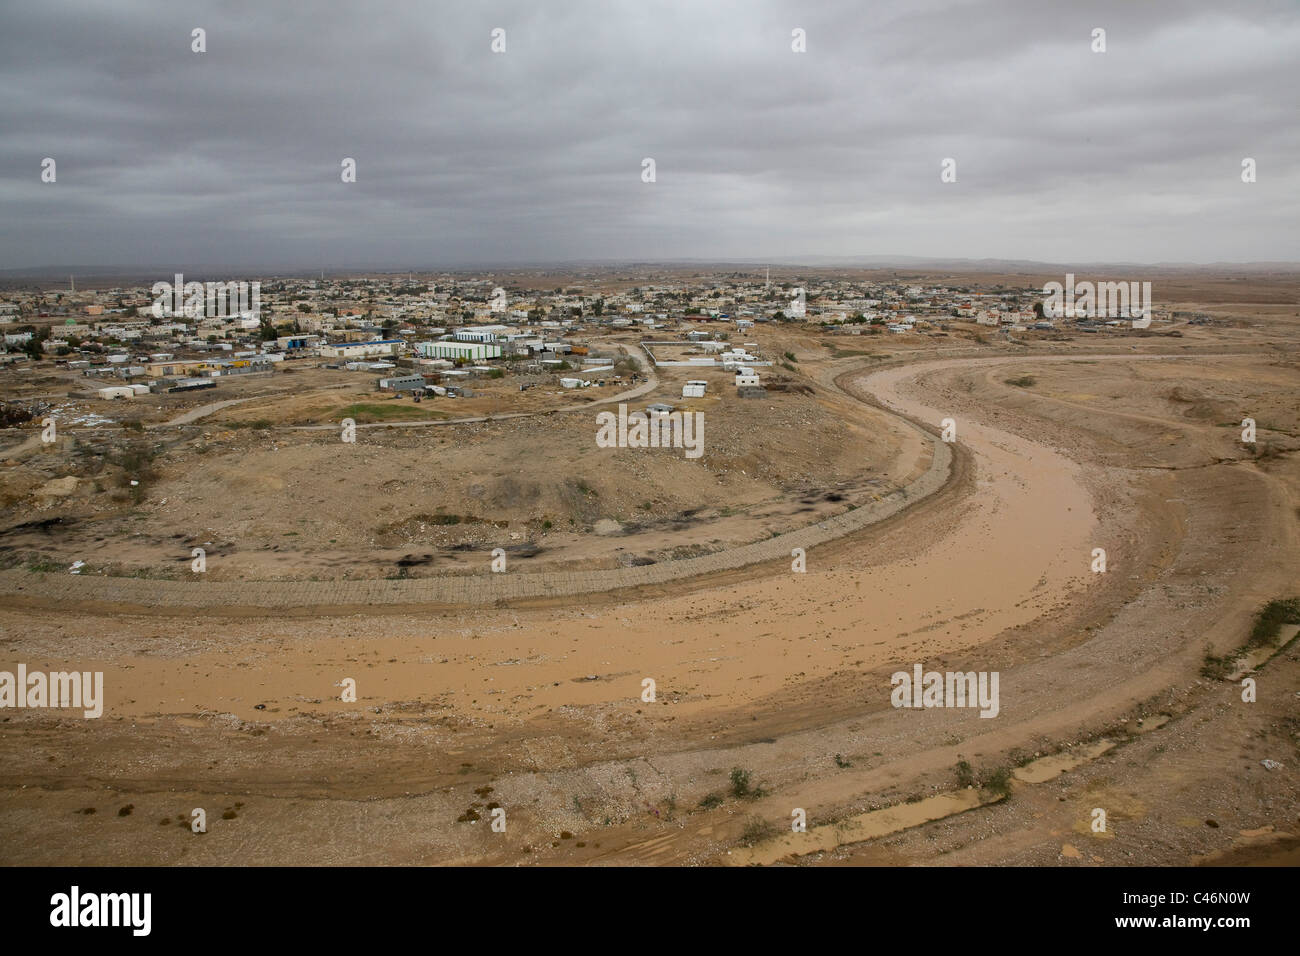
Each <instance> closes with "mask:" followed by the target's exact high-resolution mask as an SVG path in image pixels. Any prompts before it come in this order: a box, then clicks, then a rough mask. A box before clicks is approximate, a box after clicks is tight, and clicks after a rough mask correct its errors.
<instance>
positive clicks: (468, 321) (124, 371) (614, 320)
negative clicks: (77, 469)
mask: <svg viewBox="0 0 1300 956" xmlns="http://www.w3.org/2000/svg"><path fill="white" fill-rule="evenodd" d="M647 275H648V276H649V278H647V277H646V276H642V277H640V281H641V284H639V285H633V286H630V287H629V286H628V282H627V281H623V282H619V281H617V280H618V279H619V278H624V277H618V276H617V275H611V274H610V272H609V271H604V272H601V273H593V274H592V275H591V276H589V277H588V276H583V277H580V281H581V282H582V283H584V284H585V283H586V282H587V280H588V279H591V280H592V282H591V284H592V286H593V288H592V289H586V288H584V286H583V285H572V286H569V287H565V286H562V285H560V286H555V287H552V288H546V289H531V288H529V289H521V288H519V287H518V286H519V283H518V282H515V283H513V284H512V285H511V288H503V287H501V286H499V285H497V284H496V280H494V279H493V278H491V277H471V276H465V275H461V274H440V275H436V276H433V277H421V278H418V279H417V278H415V277H412V276H391V275H390V276H379V277H362V278H358V277H337V278H326V277H325V276H323V275H322V276H321V277H319V278H276V279H269V280H260V281H258V282H256V283H254V285H255V286H256V287H257V288H256V292H257V294H256V295H255V296H254V299H253V301H255V302H256V303H257V311H256V312H253V313H250V312H248V311H247V310H245V311H239V312H235V313H228V312H225V313H222V314H207V311H206V310H201V311H199V312H197V313H193V314H186V313H185V312H177V311H175V310H174V309H173V308H171V307H170V306H169V307H167V308H162V309H160V308H159V307H158V305H159V303H158V302H157V301H156V300H155V297H153V296H151V287H149V286H132V287H113V288H103V289H100V288H96V289H85V288H83V289H81V290H77V288H76V284H75V281H70V283H69V288H67V289H53V290H49V289H47V290H43V291H40V290H36V289H27V290H22V289H20V290H16V291H10V292H4V293H0V335H3V341H2V342H0V363H11V362H21V361H26V360H28V359H30V358H48V359H54V360H55V361H58V362H66V364H67V365H68V366H69V367H70V368H73V369H79V370H81V371H83V372H85V373H86V374H88V375H91V376H94V377H107V378H110V379H123V380H128V381H130V380H133V379H137V378H139V379H150V380H165V381H166V383H167V384H166V387H168V388H199V387H208V386H206V385H204V384H203V383H204V380H210V379H214V378H220V377H223V376H230V375H257V374H271V373H272V372H274V371H275V369H276V367H277V364H278V363H280V362H283V361H284V360H286V359H297V358H315V359H318V360H320V361H321V362H322V363H324V364H337V365H338V366H340V367H345V368H366V369H375V370H379V371H384V370H386V363H394V362H401V363H402V364H403V365H414V366H416V368H414V369H412V370H411V371H412V372H418V371H420V368H419V367H421V366H423V367H425V368H428V369H433V370H449V369H466V368H468V369H470V370H473V369H481V368H483V367H485V366H490V365H491V364H492V363H497V362H500V361H502V360H505V361H512V360H518V359H527V360H529V361H530V362H535V363H537V365H538V367H539V368H540V369H541V370H543V371H564V370H565V369H566V368H572V367H573V366H574V365H577V366H579V367H581V366H583V365H586V366H597V367H599V366H600V363H601V362H602V361H606V360H605V359H602V358H601V357H600V356H599V355H594V354H590V355H589V354H586V353H587V350H586V349H585V348H584V347H583V346H582V345H581V344H580V342H581V340H582V339H583V338H585V339H587V340H590V338H591V337H592V336H593V335H598V334H600V333H602V332H603V333H617V332H620V331H627V332H633V333H639V334H640V337H641V339H642V340H643V341H646V342H652V341H653V340H655V339H656V338H657V337H663V336H665V333H667V334H674V333H676V334H678V335H680V336H683V337H684V338H685V339H686V340H687V341H692V342H695V343H696V344H697V345H698V346H699V347H700V348H699V350H698V351H699V353H701V354H696V355H693V356H690V357H689V359H688V360H687V361H682V362H669V363H668V364H699V365H702V366H720V367H721V368H723V369H724V370H727V371H736V372H737V374H738V381H737V387H738V388H741V389H752V388H755V387H759V386H758V385H757V381H756V380H757V372H756V371H755V369H756V367H758V366H761V365H762V364H764V363H763V362H761V361H760V360H758V358H757V356H755V355H753V354H751V353H750V352H748V351H747V349H749V348H751V347H753V346H752V343H746V344H745V345H744V346H733V345H731V344H729V343H728V341H726V340H727V339H729V338H730V337H731V334H732V332H733V331H734V332H735V333H739V334H741V335H743V333H745V332H747V331H748V330H750V329H752V328H753V327H754V326H755V324H756V323H764V322H774V321H797V322H801V323H805V324H809V325H813V326H820V327H821V328H822V329H823V331H825V332H827V333H828V334H862V333H867V332H870V333H893V334H905V333H913V334H923V335H946V334H947V330H948V328H949V324H950V323H953V322H962V321H965V322H970V323H975V324H976V325H981V326H989V327H994V328H997V329H1000V330H1003V331H1005V332H1014V331H1026V330H1034V329H1038V330H1051V329H1054V328H1057V327H1058V323H1059V324H1064V323H1066V322H1073V323H1074V324H1075V325H1076V326H1077V327H1078V328H1080V329H1082V330H1084V331H1093V330H1096V329H1097V328H1104V327H1105V325H1107V324H1110V325H1119V324H1121V323H1120V322H1118V321H1112V322H1109V323H1106V322H1103V321H1092V320H1089V319H1087V318H1086V317H1075V316H1069V317H1062V318H1053V317H1052V316H1050V315H1048V316H1045V315H1044V313H1043V310H1042V306H1041V303H1042V299H1043V294H1042V291H1041V290H1038V289H1019V290H1006V291H996V292H973V291H971V290H970V289H964V288H948V287H940V286H921V285H914V284H908V283H905V282H893V281H874V282H873V281H862V280H852V279H848V278H818V279H816V280H810V281H808V282H807V284H806V285H803V286H796V285H794V284H793V283H791V282H780V283H773V282H771V281H770V279H769V278H768V277H767V276H766V275H764V276H762V277H759V276H757V275H754V274H752V273H733V274H709V275H698V276H690V277H684V276H682V275H679V274H673V273H668V272H665V273H663V274H658V273H648V274H647ZM537 276H538V278H539V280H540V279H544V278H545V274H544V273H538V274H537ZM625 278H626V279H629V280H630V279H632V278H633V277H625ZM177 279H178V281H179V279H180V277H177ZM569 280H570V281H572V279H571V277H570V279H569ZM230 284H232V285H233V284H234V283H230ZM243 284H247V283H243ZM537 284H538V285H543V284H544V283H543V282H542V281H539V282H538V283H537ZM157 285H158V284H155V287H156V286H157ZM218 285H219V283H218ZM610 289H613V290H615V291H609V290H610ZM720 330H725V331H721V332H720ZM575 336H578V337H579V338H578V339H575ZM647 351H649V349H647ZM651 359H652V360H657V359H656V356H655V355H653V354H652V355H651ZM742 372H743V375H742V374H741V373H742ZM393 377H394V378H396V377H397V376H393ZM570 378H578V377H577V376H570ZM740 378H743V379H744V381H743V382H742V381H740V380H739V379H740ZM105 387H106V388H119V389H120V388H122V387H123V386H121V385H117V384H112V383H110V384H108V385H106V386H105ZM568 387H582V380H581V379H580V378H579V380H578V382H577V384H574V385H570V386H568Z"/></svg>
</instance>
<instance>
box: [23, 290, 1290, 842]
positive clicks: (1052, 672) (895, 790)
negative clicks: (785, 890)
mask: <svg viewBox="0 0 1300 956" xmlns="http://www.w3.org/2000/svg"><path fill="white" fill-rule="evenodd" d="M1077 271H1078V274H1077V275H1075V274H1067V273H1065V272H1062V273H1059V274H1056V273H1046V272H1045V273H1043V274H1026V273H1007V274H999V273H993V272H971V273H963V274H941V273H934V272H924V271H916V272H900V271H898V270H888V271H886V270H832V269H808V268H805V269H796V268H793V267H785V266H782V267H775V266H774V267H740V266H735V267H730V266H718V267H712V268H702V267H701V268H698V269H697V268H686V267H668V266H662V267H640V268H633V267H625V268H613V267H611V268H595V267H593V268H592V269H590V270H569V271H560V270H542V269H536V270H524V269H520V270H515V271H511V272H501V273H495V274H491V273H489V274H475V273H467V272H460V273H457V272H448V273H437V274H432V273H431V274H405V273H403V274H389V275H362V274H356V275H344V274H337V275H335V274H330V275H326V274H318V275H316V276H314V277H313V276H302V275H298V276H260V277H259V276H245V277H238V278H233V279H232V278H231V277H228V276H222V277H216V276H213V277H209V276H198V275H196V276H179V275H177V276H163V277H157V276H154V277H138V278H137V277H130V278H126V277H112V278H111V279H104V278H98V279H97V278H96V277H93V276H81V277H77V276H73V277H70V278H69V281H68V282H67V288H58V289H52V288H50V287H49V285H48V283H47V284H46V285H44V286H40V285H38V284H36V283H33V282H31V281H27V282H10V283H7V284H6V286H5V287H0V323H3V325H0V328H2V329H3V335H4V349H5V351H4V353H3V354H0V507H2V508H3V510H2V511H0V522H3V524H2V525H0V621H2V622H3V633H4V639H3V651H2V652H0V670H4V671H5V672H6V673H8V672H16V668H17V667H18V666H19V665H20V664H21V665H22V666H23V667H26V668H28V670H29V671H31V672H34V671H36V670H38V669H39V670H41V671H44V672H49V673H50V674H56V673H68V672H84V673H86V674H92V673H93V674H102V694H97V695H96V701H95V704H94V706H96V707H102V714H101V715H100V716H97V717H95V718H94V719H86V718H84V717H83V716H82V715H81V713H80V711H76V712H73V711H69V710H66V709H58V707H57V705H56V703H54V702H49V707H48V708H46V709H41V707H39V706H38V707H35V708H33V707H31V706H30V704H29V705H28V706H23V704H22V703H21V702H20V701H21V699H22V694H21V693H17V695H16V697H15V700H14V702H13V703H11V704H9V706H11V707H13V708H14V709H12V710H6V711H5V713H4V715H3V717H0V752H3V754H4V766H5V768H6V770H5V773H4V778H5V782H6V784H7V785H6V786H5V787H4V788H3V789H2V790H0V819H3V820H4V821H5V823H4V824H3V829H4V833H5V836H6V854H7V857H8V859H9V861H10V862H24V863H51V864H67V863H73V862H78V863H85V862H90V863H104V864H108V863H114V864H166V863H176V862H184V863H231V862H239V863H258V862H272V861H273V862H280V863H284V862H289V863H314V864H330V863H338V862H411V863H450V862H456V863H496V864H509V865H521V864H547V863H629V862H630V863H637V862H640V863H663V864H673V863H678V864H681V863H704V864H733V865H734V864H763V863H766V864H778V863H780V864H796V865H855V864H856V865H861V864H898V863H918V862H919V863H930V864H1050V865H1080V866H1100V865H1123V864H1134V863H1142V864H1171V863H1192V862H1213V861H1223V860H1229V861H1232V860H1238V861H1240V860H1247V859H1252V858H1263V859H1276V858H1284V859H1285V858H1293V857H1294V854H1295V853H1296V852H1297V846H1300V840H1297V837H1296V833H1297V832H1300V805H1298V804H1297V788H1295V787H1294V785H1293V783H1292V781H1293V780H1294V773H1295V768H1296V767H1297V766H1300V724H1297V722H1296V718H1295V717H1294V706H1293V703H1294V694H1295V691H1296V688H1297V687H1300V653H1298V652H1297V642H1296V641H1295V640H1294V638H1295V634H1296V631H1297V629H1298V626H1300V610H1298V608H1297V603H1296V594H1295V591H1296V588H1295V582H1296V580H1297V579H1298V576H1297V573H1296V572H1297V570H1298V569H1300V470H1297V458H1296V455H1295V452H1296V450H1297V449H1300V409H1298V408H1297V404H1296V402H1295V396H1296V395H1297V394H1300V361H1298V355H1297V348H1298V347H1300V339H1298V338H1297V333H1296V330H1297V327H1298V325H1297V323H1298V322H1300V312H1298V311H1297V308H1296V306H1295V302H1296V300H1297V296H1296V293H1297V289H1298V288H1300V284H1298V283H1297V279H1296V277H1295V276H1294V275H1293V274H1290V273H1286V272H1269V271H1265V270H1255V271H1250V270H1245V271H1241V272H1235V273H1234V272H1231V271H1224V272H1213V271H1208V270H1201V271H1194V270H1167V271H1163V272H1162V271H1160V270H1146V271H1145V272H1144V273H1143V274H1142V275H1131V276H1130V275H1087V274H1085V270H1077ZM1133 280H1137V281H1133ZM1053 282H1055V283H1058V284H1060V285H1062V286H1065V287H1066V288H1067V289H1068V298H1067V299H1066V302H1065V308H1064V309H1055V310H1054V309H1053V308H1052V307H1051V301H1050V294H1045V288H1049V287H1050V284H1051V283H1053ZM1141 282H1145V283H1147V288H1149V289H1153V290H1154V292H1153V293H1151V292H1147V293H1146V294H1145V296H1143V295H1141V294H1139V290H1140V285H1139V283H1141ZM1085 283H1087V284H1088V285H1087V289H1086V290H1085V291H1084V292H1083V293H1081V296H1082V299H1081V300H1080V301H1081V302H1082V303H1083V304H1082V305H1079V307H1077V308H1076V305H1077V304H1078V303H1076V300H1075V298H1074V292H1075V289H1076V288H1083V286H1084V284H1085ZM1093 284H1095V286H1096V290H1095V291H1096V300H1094V299H1093ZM1130 288H1132V291H1133V294H1132V296H1131V297H1130V295H1129V290H1130ZM1121 293H1122V296H1121ZM1107 298H1108V300H1109V301H1108V303H1107V302H1106V301H1105V300H1107ZM1144 298H1145V303H1146V305H1145V308H1143V307H1140V306H1139V303H1140V302H1142V300H1143V299H1144ZM1099 302H1100V303H1101V305H1102V307H1100V308H1098V307H1097V305H1098V303H1099ZM601 416H607V417H605V418H602V417H601ZM602 422H605V423H607V426H608V429H609V430H608V431H604V432H602V428H603V427H606V426H603V425H602V424H601V423H602ZM660 422H663V423H664V424H665V428H664V432H663V434H665V435H670V436H673V438H675V439H680V438H681V437H682V434H683V431H684V426H689V425H690V424H691V423H693V422H697V423H698V430H695V431H691V430H685V435H686V437H687V441H685V442H682V441H680V440H678V441H671V440H669V439H668V438H665V439H663V440H662V441H660V440H658V438H656V440H655V441H653V442H651V441H649V440H642V441H640V442H638V440H637V439H636V435H637V434H638V426H645V428H644V430H643V431H642V432H641V433H640V434H642V435H650V434H653V435H656V436H657V435H658V434H659V427H658V425H659V423H660ZM615 425H617V427H615ZM651 426H653V427H651ZM670 426H671V427H670ZM674 429H675V430H674ZM695 439H698V441H696V440H695ZM1030 492H1032V493H1030ZM1098 552H1100V557H1099V555H1098ZM947 667H951V668H955V669H956V670H957V671H958V672H960V673H966V672H970V676H971V677H972V678H974V676H975V674H976V673H978V674H979V675H980V680H979V681H978V682H975V681H972V683H971V687H972V690H973V689H974V688H975V687H976V686H978V687H979V688H980V694H981V696H982V697H983V695H985V694H986V693H987V691H988V688H989V687H990V686H991V687H992V688H993V693H994V694H995V695H996V694H998V693H999V690H1000V702H997V701H994V702H989V701H987V700H985V701H984V704H985V706H983V708H982V709H976V708H971V709H965V710H963V709H960V708H954V709H948V708H947V707H946V706H940V707H939V708H938V709H930V708H931V703H932V702H930V701H929V698H928V697H925V698H923V696H922V691H921V687H922V684H923V670H926V669H930V668H939V669H940V670H942V669H944V668H947ZM913 668H915V673H916V679H915V688H916V690H915V700H914V702H912V703H908V704H906V705H904V706H902V707H900V705H899V704H898V703H897V702H895V703H894V704H893V705H892V706H891V674H892V675H894V676H895V678H896V680H895V683H897V677H898V674H899V673H901V674H902V675H903V677H907V676H908V675H909V674H910V673H911V672H912V671H913ZM990 674H991V675H992V683H991V684H990V683H989V682H988V681H986V680H985V677H987V676H988V675H990ZM999 675H1000V681H999V679H998V678H999ZM949 677H950V678H951V673H950V674H949ZM1247 677H1249V678H1250V680H1251V681H1252V682H1253V683H1252V686H1254V684H1255V683H1257V685H1258V697H1257V699H1255V700H1252V701H1251V702H1249V703H1245V702H1243V696H1242V690H1241V686H1240V685H1241V682H1242V681H1243V680H1244V679H1245V678H1247ZM53 686H54V680H53V678H51V681H50V688H51V693H53V690H52V688H53ZM90 686H91V685H90V684H89V683H88V684H87V685H86V687H87V688H89V687H90ZM951 688H952V682H951V680H950V681H949V694H951ZM12 689H13V688H11V690H12ZM3 692H4V686H3V682H0V698H3ZM908 699H909V701H911V700H912V698H911V696H910V692H909V698H908ZM0 703H3V700H0ZM79 703H83V704H86V706H87V707H89V706H90V704H89V703H88V702H86V701H79ZM20 781H21V784H20V783H19V782H20ZM194 808H204V809H205V818H206V820H207V821H208V823H207V825H206V827H205V829H204V830H203V831H202V832H197V831H195V830H193V829H192V827H191V812H192V810H193V809H194ZM1098 808H1101V809H1103V810H1104V811H1105V816H1106V818H1107V819H1108V820H1109V824H1108V826H1106V827H1105V828H1103V829H1102V830H1098V829H1097V828H1096V823H1095V821H1096V814H1095V810H1097V809H1098ZM792 814H793V818H794V819H795V820H796V821H800V820H801V819H802V820H803V821H805V823H806V825H805V826H804V827H803V828H802V829H800V828H799V827H797V826H796V828H794V829H793V830H792V828H791V819H792ZM801 815H802V816H801ZM92 835H93V839H92ZM87 854H89V857H88V856H87ZM1288 855H1289V856H1288Z"/></svg>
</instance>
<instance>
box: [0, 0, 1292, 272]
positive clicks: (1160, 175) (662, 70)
mask: <svg viewBox="0 0 1300 956" xmlns="http://www.w3.org/2000/svg"><path fill="white" fill-rule="evenodd" d="M3 18H4V23H3V29H2V30H0V207H2V208H3V210H4V228H3V230H0V267H10V268H13V267H21V266H33V265H42V264H95V263H106V264H124V265H136V264H139V265H145V264H156V263H175V264H184V263H185V262H192V263H195V264H224V265H237V266H244V267H252V268H256V267H259V266H260V267H265V268H268V269H270V268H283V267H289V266H305V267H316V266H322V267H325V266H348V265H352V266H361V265H390V266H393V267H398V268H400V267H405V266H415V267H420V266H433V265H438V264H454V263H471V262H478V263H487V262H494V261H500V262H507V261H539V260H558V259H569V258H682V257H705V258H707V257H729V256H730V257H772V258H780V257H783V256H789V257H793V256H806V255H872V254H899V255H932V256H964V257H985V256H990V257H1019V258H1036V259H1051V260H1056V261H1096V260H1109V261H1115V260H1131V261H1161V260H1164V261H1169V260H1195V261H1214V260H1262V259H1290V260H1294V259H1300V241H1298V240H1297V238H1296V236H1297V230H1296V229H1295V223H1296V219H1297V216H1296V213H1297V204H1298V202H1300V199H1298V198H1297V197H1300V190H1298V189H1297V186H1298V185H1300V177H1298V175H1297V170H1296V163H1295V156H1296V155H1297V149H1300V134H1298V133H1297V128H1296V123H1295V106H1296V102H1295V94H1294V90H1295V89H1296V88H1297V86H1300V83H1297V80H1300V76H1298V73H1300V68H1298V67H1297V63H1300V56H1298V54H1300V13H1298V12H1297V7H1296V5H1295V4H1293V3H1290V2H1277V3H1272V2H1260V3H1250V4H1244V5H1236V6H1232V7H1229V6H1227V5H1221V4H1217V3H1209V2H1207V3H1185V2H1178V3H1142V4H1132V3H1127V2H1116V3H1111V4H1104V3H1098V4H1090V5H1089V4H1068V5H1067V4H1056V3H1036V2H1025V3H978V4H977V3H962V2H951V0H949V2H936V0H921V2H900V3H896V4H894V3H891V4H865V3H861V2H843V3H820V4H798V3H780V2H753V0H746V2H739V0H737V2H703V0H683V2H679V3H652V2H645V3H609V2H591V3H560V2H552V3H540V2H537V0H529V2H518V3H515V2H510V3H490V2H489V3H481V4H480V3H474V4H445V3H440V4H433V3H397V2H390V3H366V4H348V5H334V4H328V5H327V4H314V3H294V4H288V3H265V2H261V3H185V2H179V3H167V4H163V3H156V2H155V3H141V2H118V3H115V4H113V5H111V8H109V9H105V8H104V7H103V6H101V5H99V4H93V3H89V2H83V3H76V2H70V0H63V2H60V0H50V2H44V3H41V4H25V5H22V6H20V7H14V6H11V7H10V8H9V9H8V10H7V11H6V12H5V13H4V14H3ZM195 27H203V28H204V29H205V30H206V31H207V45H208V52H207V53H204V54H196V53H192V52H191V51H190V31H191V30H192V29H193V28H195ZM494 27H502V28H504V29H505V30H506V40H507V49H506V52H505V53H504V54H499V55H494V54H493V53H491V51H490V49H489V43H490V32H491V30H492V29H493V28H494ZM795 27H801V28H803V29H804V30H806V31H807V37H808V40H807V43H808V52H807V53H805V54H796V53H793V52H791V49H790V43H791V37H790V34H791V30H792V29H793V28H795ZM1094 27H1102V28H1104V29H1105V30H1106V31H1107V46H1108V51H1107V52H1106V53H1105V54H1094V53H1092V52H1091V50H1090V48H1089V47H1090V36H1091V31H1092V29H1093V28H1094ZM46 156H51V157H54V158H55V159H56V160H57V162H58V182H57V183H56V184H54V185H47V184H43V183H41V182H40V178H39V176H40V163H41V160H42V158H43V157H46ZM1246 156H1251V157H1254V158H1255V159H1256V160H1257V161H1258V163H1259V182H1257V183H1255V184H1253V185H1245V184H1243V183H1242V182H1241V181H1240V164H1241V160H1242V158H1243V157H1246ZM344 157H353V158H355V159H356V161H357V165H358V181H357V182H356V183H355V184H346V185H345V184H344V183H342V182H341V181H340V176H339V173H340V162H341V160H342V159H343V158H344ZM643 157H653V158H654V159H655V161H656V163H657V173H658V181H657V182H656V183H654V184H645V183H642V181H641V160H642V158H643ZM944 157H953V158H955V159H956V160H957V164H958V181H957V183H956V184H951V185H944V184H941V183H940V182H939V164H940V161H941V160H942V159H943V158H944Z"/></svg>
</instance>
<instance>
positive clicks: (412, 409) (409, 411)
mask: <svg viewBox="0 0 1300 956" xmlns="http://www.w3.org/2000/svg"><path fill="white" fill-rule="evenodd" d="M447 417H448V415H447V413H446V412H435V411H432V410H430V409H426V408H424V407H423V405H416V404H415V403H414V402H412V403H410V404H407V403H405V402H387V403H380V402H354V403H353V404H351V405H345V406H344V407H342V408H340V409H338V410H337V411H335V412H334V413H333V414H332V415H331V416H330V418H332V419H333V420H335V421H340V420H342V419H344V418H351V419H352V420H353V421H355V422H356V423H357V424H367V423H370V422H391V421H422V420H424V419H427V418H447Z"/></svg>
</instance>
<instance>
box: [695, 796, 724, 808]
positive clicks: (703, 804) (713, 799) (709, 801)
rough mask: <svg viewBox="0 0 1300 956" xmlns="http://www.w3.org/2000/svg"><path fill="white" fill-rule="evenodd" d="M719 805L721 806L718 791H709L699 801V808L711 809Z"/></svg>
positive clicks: (720, 797)
mask: <svg viewBox="0 0 1300 956" xmlns="http://www.w3.org/2000/svg"><path fill="white" fill-rule="evenodd" d="M720 806H722V795H721V794H718V793H711V794H709V795H708V796H707V797H705V798H704V799H703V800H701V801H700V809H701V810H712V809H713V808H714V807H720Z"/></svg>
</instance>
